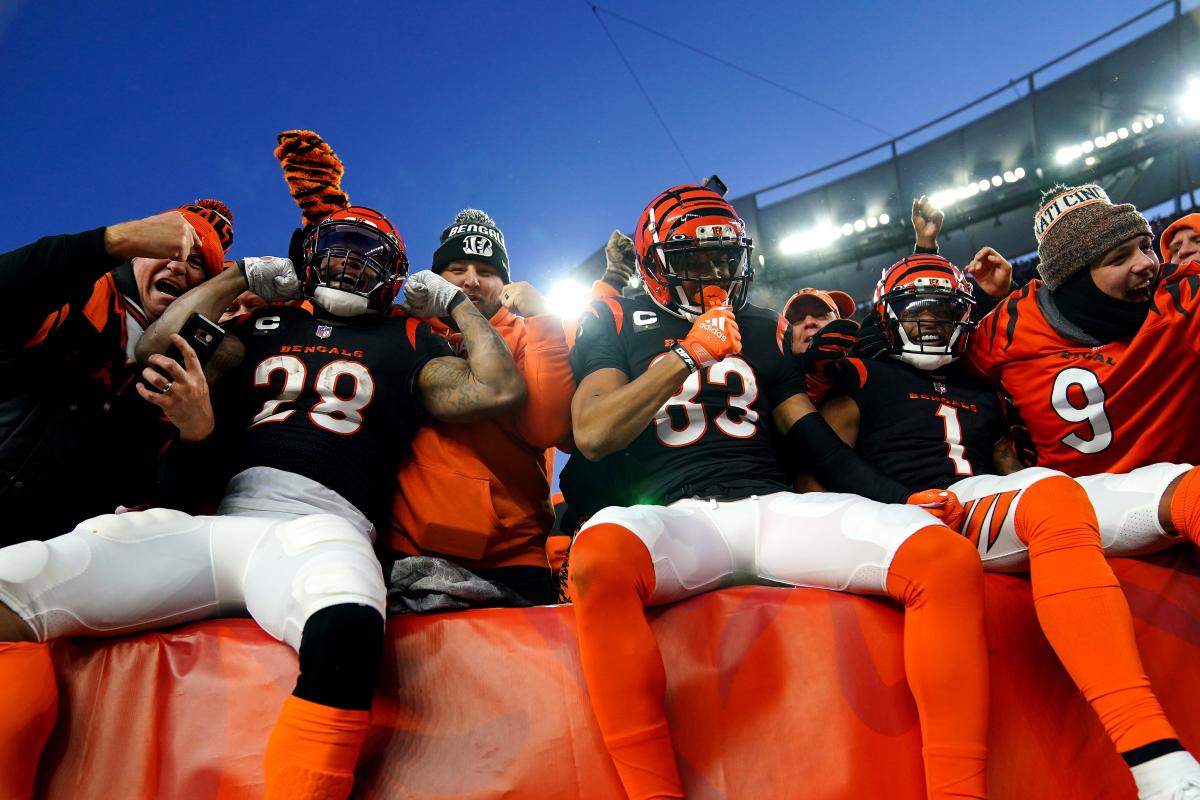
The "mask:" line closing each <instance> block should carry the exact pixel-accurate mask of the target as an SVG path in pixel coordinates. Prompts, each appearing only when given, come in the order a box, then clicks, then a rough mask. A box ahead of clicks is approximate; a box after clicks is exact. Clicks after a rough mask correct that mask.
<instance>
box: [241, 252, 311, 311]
mask: <svg viewBox="0 0 1200 800" xmlns="http://www.w3.org/2000/svg"><path fill="white" fill-rule="evenodd" d="M237 265H238V268H239V269H241V271H242V275H244V276H245V277H246V288H247V289H249V290H250V291H251V292H253V293H254V294H256V295H258V296H259V297H261V298H262V299H263V300H266V301H267V302H268V303H282V302H286V301H288V300H298V299H299V298H300V296H301V292H300V278H299V276H298V275H296V267H295V266H294V265H293V264H292V260H291V259H290V258H277V257H275V256H263V257H262V258H243V259H240V260H239V261H238V262H237Z"/></svg>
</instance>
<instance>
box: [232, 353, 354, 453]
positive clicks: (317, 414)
mask: <svg viewBox="0 0 1200 800" xmlns="http://www.w3.org/2000/svg"><path fill="white" fill-rule="evenodd" d="M275 372H282V373H283V391H282V392H280V393H279V397H277V398H276V399H274V400H268V401H267V402H265V403H263V407H262V410H261V411H259V412H258V413H257V414H255V415H254V419H253V420H251V421H250V426H251V427H253V426H255V425H262V424H264V423H268V422H283V421H284V420H285V419H287V418H288V417H290V416H291V415H292V414H295V413H296V409H294V408H289V409H286V410H283V409H282V407H283V406H285V405H287V404H288V403H294V402H295V401H296V399H297V398H299V397H300V394H301V392H303V391H304V380H305V378H306V377H307V373H308V369H307V367H305V365H304V362H303V361H301V360H300V359H298V358H296V357H295V356H271V357H270V358H267V359H264V360H263V361H261V362H259V364H258V366H257V367H255V368H254V385H255V386H267V385H269V384H270V382H271V374H272V373H275ZM342 377H347V378H350V379H351V380H352V381H353V389H352V390H351V392H350V394H349V396H342V395H339V394H338V393H337V391H336V388H337V384H338V379H339V378H342ZM342 387H343V389H344V388H345V387H346V383H345V382H344V381H343V383H342ZM313 389H314V391H316V393H317V397H319V398H320V401H319V402H317V403H315V404H314V405H313V407H312V409H311V410H310V411H309V412H308V418H309V419H311V420H312V421H313V424H314V425H316V426H317V427H320V428H324V429H325V430H327V431H332V432H334V433H340V434H343V435H346V434H351V433H357V432H358V429H359V428H361V427H362V419H363V418H362V412H363V409H365V408H366V407H367V406H368V405H369V404H370V403H371V398H372V397H374V395H375V379H374V378H372V377H371V371H370V370H368V369H367V368H366V367H364V366H363V365H362V364H360V363H358V362H357V361H330V362H329V363H328V364H326V365H325V366H323V367H321V368H320V369H319V370H317V374H316V376H315V377H314V379H313Z"/></svg>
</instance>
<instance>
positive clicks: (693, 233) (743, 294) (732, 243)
mask: <svg viewBox="0 0 1200 800" xmlns="http://www.w3.org/2000/svg"><path fill="white" fill-rule="evenodd" d="M633 241H634V248H635V250H636V251H637V261H638V273H639V274H640V276H641V279H642V283H643V284H644V285H645V287H646V293H647V294H649V295H650V297H651V298H652V299H653V300H654V302H655V303H657V304H658V305H659V306H661V307H662V309H663V310H664V311H667V312H669V313H671V314H674V315H676V316H678V317H683V318H684V319H687V320H694V319H695V318H696V317H697V316H699V315H700V314H703V313H704V311H705V306H706V299H707V300H708V304H711V302H712V300H711V298H713V297H719V298H724V299H725V302H726V303H728V305H729V306H730V307H731V308H733V310H734V311H737V310H738V309H740V308H741V307H742V306H744V305H745V304H746V300H747V299H748V298H749V295H750V281H751V280H753V278H754V268H753V267H752V266H751V265H750V251H751V250H752V249H753V247H754V244H753V242H752V241H751V240H750V239H749V238H747V236H746V223H744V222H742V220H741V218H740V217H738V215H737V212H736V211H734V210H733V206H731V205H730V204H729V203H728V202H727V201H726V200H725V198H724V197H722V196H721V195H719V194H718V193H716V192H714V191H713V190H711V189H705V188H704V187H702V186H690V185H685V186H676V187H674V188H671V189H667V190H666V191H665V192H663V193H662V194H660V195H659V196H658V197H656V198H654V200H652V201H651V202H650V205H648V206H646V209H645V210H644V211H643V212H642V216H641V219H639V220H638V224H637V230H636V231H635V233H634V240H633ZM685 282H686V283H685Z"/></svg>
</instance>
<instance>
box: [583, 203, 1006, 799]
mask: <svg viewBox="0 0 1200 800" xmlns="http://www.w3.org/2000/svg"><path fill="white" fill-rule="evenodd" d="M635 244H636V251H637V262H638V271H639V274H640V277H641V279H642V282H643V283H644V285H645V287H646V292H647V294H646V295H644V296H641V297H636V298H608V299H605V300H603V301H601V302H597V303H594V304H593V305H592V306H591V307H590V311H589V312H586V313H585V314H584V316H583V319H582V322H581V324H580V328H579V333H578V338H577V340H576V343H575V347H574V349H573V351H572V354H571V360H572V365H573V366H574V368H575V372H576V377H577V379H578V381H579V388H578V390H577V391H576V393H575V397H574V399H573V402H572V420H573V430H574V435H575V444H576V452H575V453H574V454H573V455H572V456H571V459H570V461H569V462H568V464H567V466H566V468H565V469H564V472H563V475H562V479H561V485H562V488H563V492H564V494H565V495H566V497H567V500H568V502H570V503H571V504H572V506H573V507H574V508H575V509H576V510H577V511H579V512H580V513H581V514H583V515H590V518H589V519H588V521H587V522H586V523H585V524H584V526H583V527H582V528H581V530H580V533H579V534H578V536H577V537H576V539H575V542H574V545H573V547H572V552H571V555H570V560H569V564H570V566H569V590H570V593H571V597H572V599H573V601H574V609H575V615H576V619H577V624H578V635H579V643H580V654H581V658H582V664H583V672H584V678H585V680H586V683H587V687H588V693H589V695H590V697H591V701H592V707H593V710H594V712H595V715H596V719H597V722H598V723H599V727H600V730H601V733H602V734H603V738H604V742H605V745H606V747H607V749H608V752H609V754H610V755H611V756H612V759H613V762H614V764H615V765H616V768H617V773H618V775H619V776H620V779H621V783H622V785H623V786H624V788H625V791H626V793H627V794H628V795H629V797H631V798H651V797H653V798H670V797H683V791H684V789H683V784H682V782H681V780H680V776H679V773H678V770H677V767H676V763H675V754H674V751H673V749H672V744H671V738H670V733H669V731H668V728H667V721H666V715H665V712H664V708H663V704H664V696H663V695H664V686H665V678H664V672H663V663H662V657H661V655H660V654H659V651H658V645H657V643H656V641H655V639H654V635H653V632H652V631H651V628H650V626H649V623H648V622H647V620H646V616H645V607H646V606H650V605H659V604H664V603H671V602H675V601H677V600H682V599H684V598H687V597H691V596H694V595H696V594H698V593H701V592H705V591H709V590H712V589H716V588H719V587H721V586H727V585H730V584H734V583H738V582H747V581H751V582H752V581H755V580H759V579H766V580H770V581H774V582H778V583H785V584H790V585H793V586H814V587H823V588H828V589H837V590H847V591H854V592H861V593H872V594H886V595H889V596H891V597H893V598H895V599H896V600H898V601H899V602H901V603H903V604H904V606H905V610H906V612H907V614H908V623H907V624H906V626H905V627H906V629H905V636H906V641H905V667H906V671H907V674H908V678H909V683H910V686H911V688H912V692H913V695H914V697H915V698H916V702H917V706H918V709H919V713H920V719H921V729H922V734H923V739H924V744H925V748H924V757H925V774H926V779H927V782H928V795H929V797H931V798H948V797H983V796H984V774H985V758H986V739H987V735H986V734H987V720H986V707H987V678H986V674H987V658H986V652H985V646H984V639H983V628H982V606H981V601H982V595H981V592H982V574H981V572H980V569H979V559H978V558H977V557H976V555H975V552H974V549H973V548H972V547H971V546H970V544H969V543H967V542H966V541H965V540H964V539H963V538H962V537H961V536H958V535H957V534H955V533H954V532H953V531H951V530H950V529H949V528H947V527H946V526H944V525H942V524H940V523H939V521H938V520H937V519H936V518H935V517H933V516H931V515H930V514H929V513H927V512H926V511H924V510H922V509H921V508H917V507H914V506H913V505H884V504H880V503H875V502H872V501H869V500H864V499H862V498H860V497H856V496H853V495H845V494H821V493H814V494H808V495H798V494H795V493H794V492H792V491H790V482H789V477H788V476H787V475H786V474H785V473H784V471H783V469H782V468H781V467H780V465H779V463H778V461H777V460H776V457H775V454H774V451H773V449H772V446H771V441H770V435H769V434H770V431H771V428H772V426H774V428H775V429H776V430H778V431H779V432H780V433H786V434H787V435H788V437H789V441H790V440H791V439H792V437H793V436H794V434H793V433H792V429H793V426H794V425H799V424H801V423H804V422H805V421H806V420H807V425H809V426H811V425H814V424H815V425H823V424H824V423H823V422H822V421H821V418H820V415H819V414H815V413H812V412H813V408H812V405H811V404H810V403H809V402H808V399H807V397H806V396H805V394H804V379H803V375H802V374H801V373H800V371H799V369H798V366H797V364H796V360H795V359H794V358H793V357H792V356H791V354H790V352H789V351H788V350H787V349H786V348H785V342H784V334H785V331H786V328H787V323H786V321H784V320H783V319H782V318H781V317H780V316H779V315H778V314H775V313H773V312H770V311H767V310H765V309H762V308H758V307H756V306H753V305H751V304H749V303H748V302H747V295H748V293H749V289H750V282H751V280H752V278H753V270H752V267H751V262H750V250H751V242H750V240H749V239H748V238H746V235H745V225H744V223H743V221H742V220H741V219H740V218H739V217H738V216H737V213H736V212H735V211H734V209H733V207H732V206H731V205H730V204H729V203H728V202H726V201H725V200H724V199H723V198H722V197H721V195H720V194H718V193H716V192H714V191H711V190H709V189H706V188H702V187H699V186H690V185H688V186H676V187H674V188H671V189H668V190H666V191H665V192H663V193H662V194H660V195H659V196H658V197H656V198H654V200H652V201H651V202H650V204H649V205H648V206H647V207H646V209H645V211H644V212H643V213H642V216H641V218H640V221H639V222H638V225H637V229H636V234H635ZM797 420H800V422H797ZM830 435H832V434H830ZM843 449H845V448H843ZM935 497H936V496H935ZM922 499H923V498H922V495H918V496H916V497H914V498H912V502H914V503H915V502H919V501H921V500H922ZM847 531H853V532H854V536H853V537H851V536H848V535H847V533H846V532H847Z"/></svg>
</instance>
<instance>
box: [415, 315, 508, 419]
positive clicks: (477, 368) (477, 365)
mask: <svg viewBox="0 0 1200 800" xmlns="http://www.w3.org/2000/svg"><path fill="white" fill-rule="evenodd" d="M453 314H454V322H455V324H457V325H458V330H459V331H460V332H461V333H462V335H463V345H464V346H465V348H466V351H467V360H466V361H463V360H462V359H461V358H455V357H451V356H446V357H443V358H435V359H433V360H432V361H430V362H428V363H427V364H426V365H425V366H424V367H423V368H422V369H421V374H420V375H419V376H418V377H417V391H418V393H419V394H420V396H421V402H422V403H423V404H424V406H425V410H426V411H428V412H429V413H430V414H432V415H433V416H434V417H436V418H437V419H440V420H441V421H443V422H473V421H475V420H480V419H487V418H489V417H494V416H496V415H497V414H501V413H503V412H505V411H510V410H512V409H514V408H517V407H518V406H520V405H521V404H522V403H524V402H525V397H526V388H525V379H524V378H522V377H521V373H520V371H519V370H518V369H517V364H516V362H515V361H513V357H512V353H510V352H509V350H508V345H506V344H505V343H504V340H503V339H502V338H500V334H499V333H497V332H496V329H495V328H493V327H492V326H491V324H490V323H489V322H488V321H487V320H486V319H484V318H483V315H482V314H480V313H479V311H478V309H476V308H475V306H474V305H473V304H471V303H459V304H458V306H457V307H456V308H455V309H454V312H453Z"/></svg>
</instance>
